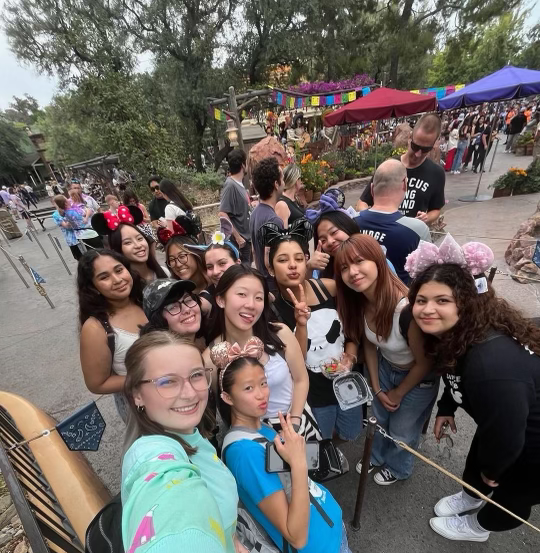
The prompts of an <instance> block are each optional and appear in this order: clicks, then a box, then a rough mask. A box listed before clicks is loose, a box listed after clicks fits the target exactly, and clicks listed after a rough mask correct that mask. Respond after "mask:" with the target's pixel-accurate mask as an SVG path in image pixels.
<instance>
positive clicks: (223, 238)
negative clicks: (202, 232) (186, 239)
mask: <svg viewBox="0 0 540 553" xmlns="http://www.w3.org/2000/svg"><path fill="white" fill-rule="evenodd" d="M232 229H233V227H232V223H231V222H230V221H229V219H226V218H225V217H220V218H219V229H217V230H216V231H215V232H214V234H212V237H211V238H210V244H197V245H192V244H186V248H188V249H190V250H197V251H199V252H202V253H204V252H205V251H206V250H207V249H208V248H210V247H211V246H216V245H220V246H228V247H229V248H230V249H231V250H232V251H233V254H234V256H235V259H240V252H239V251H238V248H237V247H236V246H235V245H234V244H233V243H232V242H231V241H230V240H229V238H230V236H231V234H232Z"/></svg>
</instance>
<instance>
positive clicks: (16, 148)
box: [0, 116, 25, 177]
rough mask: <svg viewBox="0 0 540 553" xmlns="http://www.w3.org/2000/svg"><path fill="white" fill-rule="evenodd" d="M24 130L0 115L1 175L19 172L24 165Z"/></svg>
mask: <svg viewBox="0 0 540 553" xmlns="http://www.w3.org/2000/svg"><path fill="white" fill-rule="evenodd" d="M24 139H25V135H24V131H22V130H20V129H17V128H16V127H15V126H14V125H13V123H11V122H10V121H7V120H6V119H5V118H4V117H2V116H0V177H7V176H9V175H13V174H17V173H18V172H19V171H20V170H21V169H22V166H23V158H24V150H23V148H22V143H23V141H24Z"/></svg>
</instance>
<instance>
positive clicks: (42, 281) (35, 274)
mask: <svg viewBox="0 0 540 553" xmlns="http://www.w3.org/2000/svg"><path fill="white" fill-rule="evenodd" d="M30 271H32V277H33V279H34V280H35V281H36V282H37V283H38V284H47V282H46V281H45V279H44V278H43V277H42V276H40V275H39V273H38V272H37V271H35V270H34V269H32V267H30Z"/></svg>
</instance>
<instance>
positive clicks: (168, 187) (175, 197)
mask: <svg viewBox="0 0 540 553" xmlns="http://www.w3.org/2000/svg"><path fill="white" fill-rule="evenodd" d="M159 189H160V190H161V192H163V193H164V194H165V195H166V196H167V198H169V200H171V202H173V203H174V204H175V205H176V206H178V207H179V208H180V209H183V210H184V211H192V210H193V204H192V203H191V202H190V201H189V200H188V199H187V198H186V197H185V196H184V194H182V192H180V190H178V187H177V186H176V184H174V182H173V181H171V180H169V179H163V180H162V181H161V182H160V183H159Z"/></svg>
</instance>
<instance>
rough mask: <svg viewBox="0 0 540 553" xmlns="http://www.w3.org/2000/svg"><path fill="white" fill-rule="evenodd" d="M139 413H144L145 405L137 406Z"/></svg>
mask: <svg viewBox="0 0 540 553" xmlns="http://www.w3.org/2000/svg"><path fill="white" fill-rule="evenodd" d="M137 411H138V412H139V413H142V412H143V411H144V405H137Z"/></svg>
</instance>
